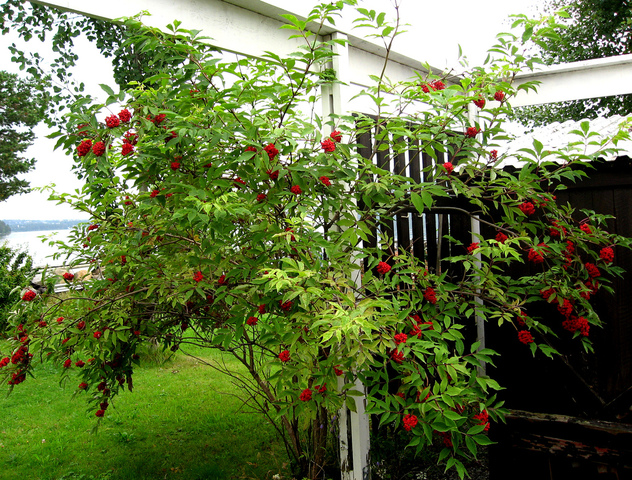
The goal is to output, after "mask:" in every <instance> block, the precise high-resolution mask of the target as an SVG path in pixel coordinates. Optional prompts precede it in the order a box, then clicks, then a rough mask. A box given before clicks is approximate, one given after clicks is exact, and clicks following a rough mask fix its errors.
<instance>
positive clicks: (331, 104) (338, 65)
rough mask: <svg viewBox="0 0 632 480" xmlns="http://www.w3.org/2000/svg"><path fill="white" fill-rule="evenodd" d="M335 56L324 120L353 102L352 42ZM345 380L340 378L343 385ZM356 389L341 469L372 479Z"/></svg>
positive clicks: (342, 419)
mask: <svg viewBox="0 0 632 480" xmlns="http://www.w3.org/2000/svg"><path fill="white" fill-rule="evenodd" d="M330 38H331V39H332V40H344V41H348V37H347V35H345V34H344V33H340V32H334V33H332V34H331V36H330ZM332 49H333V52H334V54H335V56H334V57H333V59H332V62H331V67H332V68H333V70H334V72H335V75H336V80H338V81H339V82H341V83H335V84H333V85H331V86H323V88H322V92H321V95H322V97H321V100H322V112H323V119H324V120H327V119H329V117H330V115H332V114H336V115H349V114H350V113H351V112H350V108H349V102H350V99H351V95H352V93H351V74H350V54H349V45H348V43H347V44H345V45H340V44H334V45H333V46H332ZM352 280H353V282H354V283H355V284H356V285H360V283H361V281H362V279H361V275H360V270H359V269H358V270H356V273H355V274H354V278H353V279H352ZM342 385H343V382H342V381H339V386H340V387H342ZM355 390H357V391H359V392H361V393H363V395H362V396H357V397H353V399H354V402H355V409H356V411H355V412H352V411H350V410H349V409H348V408H347V407H346V406H343V407H342V408H341V409H340V410H339V412H338V425H339V431H340V438H339V445H340V470H341V473H342V480H369V479H370V478H371V464H370V458H369V449H370V444H369V443H370V441H369V416H368V415H367V414H366V413H365V411H366V394H365V388H364V385H363V384H362V382H360V381H359V380H356V382H355Z"/></svg>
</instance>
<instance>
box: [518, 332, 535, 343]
mask: <svg viewBox="0 0 632 480" xmlns="http://www.w3.org/2000/svg"><path fill="white" fill-rule="evenodd" d="M518 340H520V342H521V343H524V344H525V345H528V344H529V343H533V335H531V332H529V331H527V330H520V331H519V332H518Z"/></svg>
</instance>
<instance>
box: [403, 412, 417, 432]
mask: <svg viewBox="0 0 632 480" xmlns="http://www.w3.org/2000/svg"><path fill="white" fill-rule="evenodd" d="M417 422H418V420H417V417H416V416H415V415H412V414H410V413H409V414H408V415H404V418H403V420H402V423H403V424H404V430H406V431H407V432H410V431H411V430H412V429H413V428H415V427H416V426H417Z"/></svg>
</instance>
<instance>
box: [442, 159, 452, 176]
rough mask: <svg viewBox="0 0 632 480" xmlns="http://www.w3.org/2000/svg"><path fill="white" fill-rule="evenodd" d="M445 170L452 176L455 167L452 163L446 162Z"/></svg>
mask: <svg viewBox="0 0 632 480" xmlns="http://www.w3.org/2000/svg"><path fill="white" fill-rule="evenodd" d="M443 168H445V171H446V172H447V174H448V175H450V174H451V173H452V172H453V171H454V165H452V163H451V162H445V163H444V164H443Z"/></svg>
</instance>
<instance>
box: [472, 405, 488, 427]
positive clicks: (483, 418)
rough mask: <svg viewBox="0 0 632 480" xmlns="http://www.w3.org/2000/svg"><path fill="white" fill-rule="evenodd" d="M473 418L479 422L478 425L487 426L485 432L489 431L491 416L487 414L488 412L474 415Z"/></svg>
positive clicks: (484, 411)
mask: <svg viewBox="0 0 632 480" xmlns="http://www.w3.org/2000/svg"><path fill="white" fill-rule="evenodd" d="M472 418H473V419H474V420H476V421H477V422H478V423H477V424H478V425H485V428H484V430H485V431H487V430H489V414H488V413H487V410H483V411H482V412H481V413H478V414H476V415H474V416H473V417H472Z"/></svg>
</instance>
